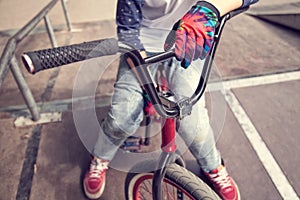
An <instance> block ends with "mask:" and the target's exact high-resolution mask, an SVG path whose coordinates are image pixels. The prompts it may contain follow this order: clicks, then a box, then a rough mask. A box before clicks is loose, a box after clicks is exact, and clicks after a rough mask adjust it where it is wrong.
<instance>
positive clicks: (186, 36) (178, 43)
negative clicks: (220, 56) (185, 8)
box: [164, 1, 219, 68]
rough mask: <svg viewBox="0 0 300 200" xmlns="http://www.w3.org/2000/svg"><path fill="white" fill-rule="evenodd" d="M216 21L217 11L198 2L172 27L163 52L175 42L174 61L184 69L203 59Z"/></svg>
mask: <svg viewBox="0 0 300 200" xmlns="http://www.w3.org/2000/svg"><path fill="white" fill-rule="evenodd" d="M218 19H219V11H218V10H217V9H216V8H215V7H214V6H213V5H212V4H210V3H208V2H205V1H199V2H198V3H197V4H196V5H195V6H193V7H192V8H191V10H190V11H189V12H187V13H186V14H185V15H184V16H183V17H182V18H181V19H180V20H179V21H178V22H177V23H176V24H175V25H174V26H173V30H172V31H171V32H170V34H169V35H168V37H167V39H166V42H165V45H164V48H165V50H169V49H171V47H172V46H173V44H174V42H175V55H176V59H177V60H178V61H181V66H182V67H184V68H187V67H188V66H189V65H190V64H191V62H192V61H193V60H196V59H198V58H200V59H204V58H205V57H206V56H207V54H208V53H209V51H210V49H211V46H212V43H213V40H214V34H215V27H216V24H217V22H218ZM174 37H175V39H174Z"/></svg>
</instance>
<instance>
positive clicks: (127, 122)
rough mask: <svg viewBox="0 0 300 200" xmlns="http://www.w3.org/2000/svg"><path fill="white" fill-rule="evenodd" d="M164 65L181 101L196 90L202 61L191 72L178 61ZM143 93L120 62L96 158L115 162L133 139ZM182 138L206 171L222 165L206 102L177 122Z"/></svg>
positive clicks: (173, 90)
mask: <svg viewBox="0 0 300 200" xmlns="http://www.w3.org/2000/svg"><path fill="white" fill-rule="evenodd" d="M170 63H171V65H172V66H168V65H169V64H168V63H167V62H166V63H165V66H164V68H165V71H166V75H167V80H168V84H169V88H170V89H171V91H172V92H173V93H174V94H175V97H176V98H178V99H180V98H181V97H183V96H191V95H192V94H193V92H194V90H195V88H196V87H197V84H198V82H199V78H200V75H201V69H202V66H203V61H201V60H198V61H194V62H193V63H192V65H191V66H189V68H188V69H184V68H182V67H181V66H180V63H179V62H177V61H176V60H175V59H174V60H173V62H170ZM150 71H151V73H152V74H153V73H155V72H156V71H157V65H152V66H150ZM143 106H144V100H143V91H142V89H141V87H140V84H139V83H138V81H137V79H136V78H135V76H134V74H133V73H132V72H131V71H130V70H129V67H128V65H127V64H126V63H125V62H124V60H123V59H121V61H120V66H119V71H118V76H117V81H116V83H115V88H114V94H113V97H112V104H111V109H110V110H109V112H108V115H107V117H106V118H105V119H104V121H103V123H102V124H101V126H102V129H103V132H104V134H100V136H99V137H98V140H97V142H96V145H95V147H94V151H93V154H94V155H95V156H96V157H99V158H101V159H105V160H112V158H113V157H114V155H115V154H116V152H117V150H118V148H119V146H120V145H122V144H123V142H124V141H125V140H126V138H127V137H128V136H130V135H133V134H134V133H135V132H136V130H137V129H138V128H139V126H140V123H141V122H142V120H143V115H144V112H143ZM177 132H178V133H179V134H180V136H181V137H182V139H183V140H184V141H185V143H186V145H187V146H188V147H189V149H190V151H191V153H192V154H193V155H194V156H195V158H196V160H197V162H198V163H199V165H200V167H201V168H202V169H203V170H204V171H210V170H212V169H215V168H217V167H218V166H219V165H220V164H221V158H220V154H219V151H218V150H217V148H216V144H215V139H214V134H213V131H212V129H211V127H210V125H209V118H208V112H207V109H206V107H205V98H201V99H200V100H199V102H197V104H196V105H194V107H193V111H192V113H191V115H189V116H187V117H185V118H184V119H182V120H178V122H177Z"/></svg>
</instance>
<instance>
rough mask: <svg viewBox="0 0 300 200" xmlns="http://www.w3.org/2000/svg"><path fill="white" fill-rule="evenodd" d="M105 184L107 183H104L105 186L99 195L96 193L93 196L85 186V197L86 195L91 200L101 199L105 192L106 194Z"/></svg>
mask: <svg viewBox="0 0 300 200" xmlns="http://www.w3.org/2000/svg"><path fill="white" fill-rule="evenodd" d="M105 183H106V182H104V183H103V185H102V187H101V189H100V191H99V192H98V193H96V194H91V193H89V192H88V191H87V189H86V187H85V184H83V189H84V193H85V195H86V196H87V197H88V198H89V199H99V198H100V197H101V195H102V194H103V192H104V188H105Z"/></svg>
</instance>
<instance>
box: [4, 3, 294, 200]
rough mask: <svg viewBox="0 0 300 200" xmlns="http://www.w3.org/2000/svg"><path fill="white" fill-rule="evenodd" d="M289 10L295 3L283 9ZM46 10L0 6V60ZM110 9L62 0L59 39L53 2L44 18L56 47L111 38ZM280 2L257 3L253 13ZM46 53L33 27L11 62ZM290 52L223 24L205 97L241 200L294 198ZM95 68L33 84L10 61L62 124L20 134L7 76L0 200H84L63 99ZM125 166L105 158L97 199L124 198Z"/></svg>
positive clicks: (255, 29) (289, 46) (243, 20)
mask: <svg viewBox="0 0 300 200" xmlns="http://www.w3.org/2000/svg"><path fill="white" fill-rule="evenodd" d="M289 2H297V0H289V1H286V3H289ZM47 3H48V1H45V0H43V1H39V2H38V3H37V2H36V1H32V0H29V1H26V3H25V2H23V1H19V0H12V1H3V0H2V1H1V0H0V19H1V20H0V52H1V53H2V51H3V49H4V47H5V44H6V42H7V40H8V39H9V37H11V36H12V35H13V34H14V33H15V32H16V31H17V30H18V29H19V28H21V27H22V26H23V25H25V24H26V23H27V22H28V21H29V20H30V19H31V18H32V17H33V16H34V15H35V14H36V13H38V11H39V10H40V9H41V8H43V6H45V5H46V4H47ZM115 3H116V1H101V2H99V1H96V0H89V1H79V0H72V1H68V8H69V13H70V19H71V22H72V27H73V29H72V31H71V32H68V31H67V28H66V26H65V21H64V16H63V13H62V9H61V5H60V3H58V4H57V5H56V6H55V7H54V8H53V10H52V11H51V12H50V13H49V17H50V19H51V22H52V23H53V27H54V29H55V36H56V39H57V43H58V45H59V46H62V45H67V44H74V43H80V42H83V41H90V40H96V39H101V38H107V37H114V36H115V35H116V33H115V25H114V11H115ZM280 3H281V1H279V0H276V1H271V0H261V1H260V3H259V4H257V5H255V7H262V6H267V5H277V4H280ZM49 47H51V45H50V42H49V39H48V37H47V34H46V33H45V31H44V27H43V24H42V23H41V24H40V25H39V26H38V28H37V29H35V30H34V32H33V34H32V35H30V36H28V37H26V38H25V39H24V40H23V41H22V42H21V43H20V44H19V45H18V47H17V50H16V56H17V58H18V60H19V58H20V55H21V54H22V52H25V51H31V50H36V49H43V48H49ZM299 47H300V38H299V32H297V31H294V30H291V29H288V28H285V27H282V26H278V25H276V24H272V23H269V22H266V21H262V20H260V19H257V18H255V17H252V16H249V15H247V14H242V15H240V16H238V17H236V18H233V19H231V20H230V21H229V22H228V24H227V25H226V27H225V29H224V32H223V36H222V39H221V43H220V46H219V49H218V51H217V56H216V59H215V63H214V71H213V74H212V76H211V80H210V84H209V86H208V90H207V93H206V98H207V102H208V108H209V112H210V118H211V125H212V127H213V129H214V131H215V134H216V139H217V145H218V148H219V149H220V152H221V153H222V157H223V158H224V160H225V161H226V165H227V167H228V171H229V172H230V174H231V175H232V176H233V177H234V178H235V180H236V182H237V183H238V185H239V188H240V192H241V196H242V199H247V200H252V199H258V200H265V199H276V200H277V199H293V200H294V199H299V195H300V179H299V177H300V170H299V167H298V165H299V163H300V156H299V153H297V152H300V147H299V145H298V141H299V139H300V136H299V134H298V132H299V131H298V130H299V128H300V125H299V118H300V105H299V99H300V95H299V92H298V91H299V87H300V72H299V68H300V51H299V50H300V49H299ZM101 62H102V60H100V59H99V60H98V59H96V60H94V61H90V62H81V63H76V64H71V65H68V66H66V67H62V68H56V69H51V70H48V71H43V72H40V73H38V74H37V75H34V76H33V75H30V74H28V73H27V72H26V71H25V69H24V68H23V66H22V64H21V62H20V67H21V68H22V70H23V72H24V76H25V78H26V80H27V82H28V85H29V87H30V88H31V91H32V93H33V96H34V98H35V100H36V101H37V102H39V106H40V108H41V110H42V112H54V111H55V112H59V113H61V115H62V116H61V120H60V121H59V122H55V123H45V124H36V125H29V126H22V127H16V126H15V122H16V120H19V119H20V117H21V116H25V115H26V114H28V111H27V110H26V106H25V105H24V104H25V103H24V100H23V98H22V96H21V94H20V91H19V90H18V87H17V85H16V83H15V81H14V78H13V76H12V75H11V73H10V71H9V73H8V74H7V77H6V78H5V80H4V82H3V85H2V86H1V89H0V159H1V162H0V178H1V183H0V200H2V199H3V200H7V199H31V200H39V199H49V200H50V199H51V200H52V199H62V200H63V199H86V197H85V196H84V194H83V192H82V185H81V181H82V177H83V174H84V172H85V170H86V168H87V166H88V162H89V153H88V151H87V150H86V148H85V146H84V145H83V144H82V142H81V140H80V136H81V135H80V134H77V133H78V127H76V125H77V124H76V120H74V116H73V114H74V110H72V97H73V96H72V95H74V88H73V87H74V84H75V83H76V81H77V80H78V79H77V75H78V72H79V70H80V69H81V66H85V65H88V64H90V63H91V64H95V63H96V64H98V63H101ZM116 72H117V68H116V65H115V64H112V65H111V66H110V67H109V68H107V69H106V70H105V72H104V73H103V74H102V76H101V80H100V81H99V83H97V84H98V86H97V88H96V91H95V95H96V111H97V112H96V113H97V119H99V120H101V119H102V118H103V117H104V116H105V114H106V112H107V110H108V107H107V105H108V102H109V98H105V97H106V96H105V95H108V96H109V95H110V94H111V93H112V92H113V83H114V80H115V75H116ZM221 79H222V80H223V81H222V82H221V84H220V80H221ZM87 81H88V80H87ZM88 84H92V83H87V85H88ZM220 86H221V87H220ZM87 87H88V86H87ZM73 101H76V103H79V104H80V105H81V106H82V108H83V110H84V108H85V106H87V105H86V104H85V102H84V101H82V102H81V101H80V99H74V98H73ZM86 109H88V108H86ZM92 128H93V127H90V126H87V127H85V129H84V130H86V132H89V131H90V130H92ZM140 131H142V129H141V130H140ZM158 138H159V136H158V137H157V135H155V136H153V138H152V140H151V147H150V149H152V150H153V149H156V148H157V146H159V139H158ZM148 150H149V149H145V151H148ZM136 156H138V155H136ZM184 157H185V159H186V162H187V167H188V168H189V169H190V170H192V171H193V172H195V173H196V174H199V168H198V166H197V164H196V162H195V160H194V159H193V157H192V156H191V155H190V153H189V152H185V154H184ZM125 158H127V155H125V154H122V153H120V154H118V156H117V157H116V158H115V159H114V161H113V163H112V167H111V169H110V170H109V172H108V176H107V185H106V189H105V192H104V195H103V196H102V197H101V199H107V200H112V199H113V200H118V199H125V197H124V185H125V181H126V180H125V179H126V175H127V173H126V171H124V170H121V168H124V167H125V165H126V166H127V165H129V162H123V163H122V161H124V159H125ZM120 163H122V164H123V165H122V166H120Z"/></svg>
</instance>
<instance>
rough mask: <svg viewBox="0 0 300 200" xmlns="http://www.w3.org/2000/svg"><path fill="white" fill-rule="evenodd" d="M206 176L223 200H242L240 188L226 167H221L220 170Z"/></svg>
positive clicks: (212, 171)
mask: <svg viewBox="0 0 300 200" xmlns="http://www.w3.org/2000/svg"><path fill="white" fill-rule="evenodd" d="M205 174H206V176H207V178H208V179H209V181H210V182H211V183H212V184H213V187H214V190H215V191H216V192H217V194H218V195H219V196H220V197H221V198H222V199H223V200H240V192H239V188H238V186H237V184H236V183H235V182H234V180H233V179H232V178H231V177H230V176H229V174H228V172H227V170H226V168H225V166H223V165H221V166H220V167H218V169H214V170H211V171H210V172H209V173H205Z"/></svg>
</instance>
